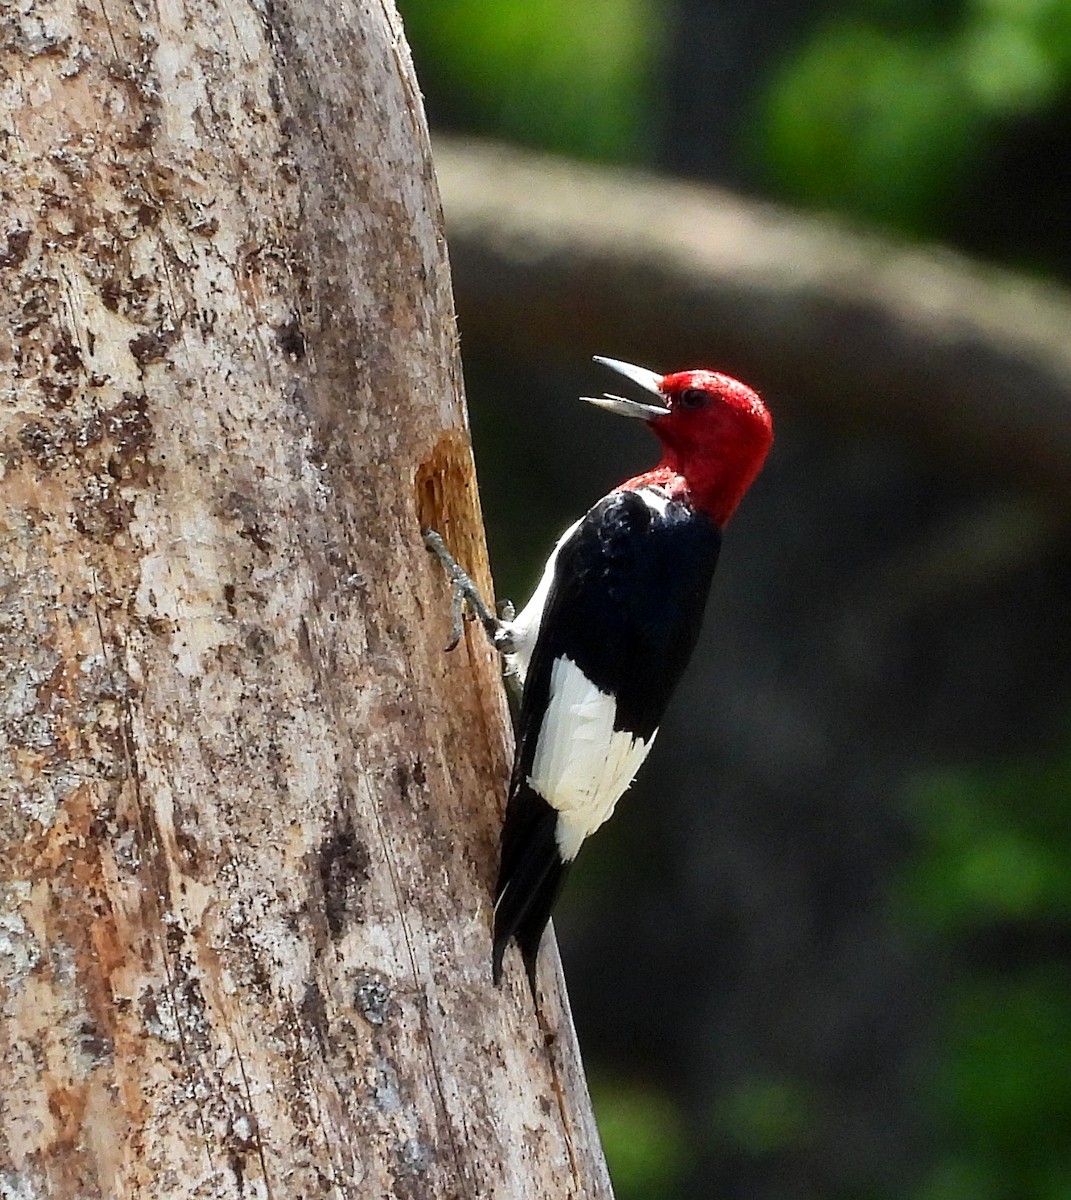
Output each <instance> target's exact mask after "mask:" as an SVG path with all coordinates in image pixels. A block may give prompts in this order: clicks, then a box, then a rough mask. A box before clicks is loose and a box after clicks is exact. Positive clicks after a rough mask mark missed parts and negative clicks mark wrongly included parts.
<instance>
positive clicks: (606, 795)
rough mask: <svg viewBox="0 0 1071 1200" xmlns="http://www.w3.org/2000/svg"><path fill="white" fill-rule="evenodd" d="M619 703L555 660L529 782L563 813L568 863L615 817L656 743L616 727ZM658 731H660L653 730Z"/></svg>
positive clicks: (560, 832) (561, 836)
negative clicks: (603, 824)
mask: <svg viewBox="0 0 1071 1200" xmlns="http://www.w3.org/2000/svg"><path fill="white" fill-rule="evenodd" d="M616 712H617V704H616V702H615V701H614V698H613V696H609V695H607V694H606V692H603V691H600V690H599V689H598V688H597V687H596V686H595V685H594V684H593V683H592V682H591V680H590V679H588V677H587V676H586V675H585V674H584V672H583V671H581V670H580V668H579V667H578V666H577V665H576V663H574V662H572V661H571V660H570V659H568V658H565V657H562V658H557V659H555V660H554V665H553V667H552V668H551V675H550V703H549V704H548V705H547V711H546V713H545V714H544V716H543V725H542V728H541V729H540V730H539V740H538V742H537V743H536V752H535V757H534V759H533V761H532V773H531V775H529V777H528V783H529V785H530V786H531V787H532V789H533V790H534V791H536V792H538V793H539V795H540V796H542V797H543V799H544V800H546V802H547V803H548V804H549V805H550V806H551V808H554V809H557V811H558V813H559V817H558V828H557V831H556V836H557V841H558V850H559V851H560V853H561V856H562V858H563V859H564V861H565V862H570V861H571V860H572V859H574V858H575V857H576V855H577V851H578V850H579V849H580V845H581V843H582V842H583V841H584V839H585V838H586V837H587V836H588V835H589V834H592V833H594V832H595V830H596V829H598V828H599V826H600V825H601V824H602V823H603V822H604V821H606V820H608V819H609V817H610V816H611V815H612V814H613V811H614V806H615V805H616V804H617V802H618V800H619V799H620V798H621V796H622V794H623V793H624V791H625V789H626V788H627V787H628V785H629V784H630V783H631V782H632V780H633V777H634V776H635V774H636V772H637V771H638V770H639V769H640V764H641V763H642V762H643V760H644V759H645V758H646V757H647V752H648V751H649V750H650V749H651V744H652V743H653V742H654V734H651V736H650V738H649V739H648V740H647V741H643V739H642V738H638V737H634V736H633V735H632V734H631V733H629V732H628V730H625V729H614V716H615V714H616ZM655 732H657V730H656V731H655Z"/></svg>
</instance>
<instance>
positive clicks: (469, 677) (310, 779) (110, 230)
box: [0, 0, 609, 1200]
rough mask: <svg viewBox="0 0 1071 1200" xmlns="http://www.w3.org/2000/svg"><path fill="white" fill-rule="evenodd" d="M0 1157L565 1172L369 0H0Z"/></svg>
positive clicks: (445, 436) (474, 531)
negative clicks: (500, 854)
mask: <svg viewBox="0 0 1071 1200" xmlns="http://www.w3.org/2000/svg"><path fill="white" fill-rule="evenodd" d="M2 31H3V45H2V47H0V55H2V60H0V61H2V66H3V74H2V76H0V78H2V88H3V99H2V101H0V104H2V111H0V120H2V123H3V133H4V138H3V142H2V146H0V154H2V159H3V187H4V209H3V218H2V220H3V223H4V224H3V226H2V227H0V273H2V276H3V289H2V293H0V307H2V310H3V321H2V324H0V336H2V345H0V372H2V384H0V386H2V388H3V392H2V410H0V415H2V431H0V437H2V452H3V476H2V479H0V501H2V507H0V529H2V533H0V673H2V677H3V684H2V689H3V690H2V695H0V721H2V724H0V735H2V746H3V749H2V754H0V775H2V786H3V792H2V800H0V1012H2V1018H0V1076H2V1078H3V1081H4V1082H3V1085H2V1095H0V1191H2V1192H3V1194H4V1195H12V1196H19V1197H31V1196H32V1197H42V1196H50V1197H57V1198H70V1200H74V1198H75V1197H78V1198H79V1200H84V1198H91V1197H101V1198H107V1200H116V1198H126V1197H143V1196H145V1197H147V1196H152V1197H153V1198H154V1200H172V1198H174V1197H180V1196H181V1197H186V1196H197V1197H202V1198H208V1197H234V1196H266V1197H272V1198H274V1200H281V1198H284V1197H299V1196H312V1195H331V1196H338V1197H356V1196H361V1197H380V1196H383V1197H388V1196H399V1197H418V1196H419V1197H429V1198H435V1197H447V1196H449V1197H466V1198H467V1197H482V1196H488V1197H489V1196H495V1197H501V1198H503V1200H506V1198H509V1200H514V1198H520V1197H541V1198H542V1197H566V1196H570V1197H574V1196H575V1197H580V1196H585V1197H587V1196H592V1197H594V1196H608V1195H609V1185H608V1183H607V1180H606V1176H605V1168H604V1166H603V1165H602V1162H601V1156H600V1151H599V1147H598V1139H597V1135H596V1133H595V1131H594V1126H593V1123H592V1119H591V1115H590V1111H589V1108H588V1103H587V1098H586V1092H585V1089H584V1085H583V1081H582V1077H581V1075H580V1072H579V1067H578V1060H577V1056H576V1047H575V1043H574V1041H573V1037H572V1031H571V1025H570V1022H569V1018H568V1013H567V1011H566V1010H565V1008H564V999H563V993H562V992H561V990H560V976H559V975H558V973H557V972H556V970H555V966H556V960H554V959H553V956H551V955H548V956H547V961H546V962H545V963H544V979H545V981H546V982H547V985H548V986H547V989H546V990H547V993H548V995H547V1001H546V1012H547V1016H548V1020H549V1023H550V1025H551V1026H552V1027H553V1028H555V1029H556V1030H557V1031H558V1033H559V1037H558V1039H557V1040H556V1042H554V1044H553V1045H552V1046H551V1047H550V1048H548V1047H547V1046H546V1045H545V1044H544V1040H543V1038H542V1037H541V1036H540V1033H539V1029H538V1025H537V1022H536V1020H535V1017H534V1015H533V1010H532V1006H531V1001H530V999H529V998H528V994H527V989H526V986H525V984H524V982H523V974H522V973H521V972H520V971H519V970H517V969H514V970H513V971H512V972H511V974H510V979H509V983H508V986H506V987H505V988H503V989H502V991H500V992H499V991H496V990H494V989H493V988H492V987H491V984H490V972H489V966H488V961H489V952H490V941H489V923H490V899H489V885H490V882H491V878H492V872H493V857H494V844H495V839H496V831H497V826H498V813H499V809H500V805H501V799H502V792H503V788H504V777H505V773H506V770H507V762H508V751H509V747H508V734H507V731H506V723H505V720H504V705H503V702H502V699H501V692H500V687H499V683H498V679H497V670H496V664H495V663H494V661H493V656H492V655H491V654H490V653H489V651H488V649H487V647H486V646H485V644H484V643H483V641H482V640H481V637H482V635H481V636H473V635H469V637H468V639H467V641H466V642H465V643H464V644H463V646H462V647H461V648H460V649H459V650H458V651H457V652H456V653H455V654H454V655H453V656H451V657H446V656H444V654H443V653H442V647H443V645H444V643H445V642H446V640H447V637H448V625H449V621H448V616H449V613H448V596H447V593H446V590H445V586H444V582H443V579H442V577H441V574H440V573H439V572H438V570H437V568H436V566H435V564H434V562H433V561H432V560H431V559H430V558H429V557H428V556H427V555H426V553H425V551H424V550H423V549H422V546H421V542H420V535H419V531H420V527H421V524H422V523H425V522H426V523H431V524H434V525H436V526H437V527H438V528H439V529H441V530H442V531H443V532H444V533H445V534H446V537H447V540H448V542H450V544H451V545H452V546H453V547H454V549H455V550H456V551H457V552H458V553H459V555H460V556H461V558H462V559H463V560H465V561H467V562H468V563H469V565H471V566H473V567H474V568H475V569H476V570H477V571H478V573H482V575H483V576H484V577H486V564H485V560H484V551H483V543H482V533H481V529H480V520H479V509H478V502H477V498H476V487H475V480H474V476H473V471H472V463H471V457H470V451H469V444H468V437H467V431H466V427H465V416H464V409H463V405H462V401H461V398H460V379H459V371H458V364H457V347H456V334H455V327H454V319H453V309H452V304H451V298H450V285H449V275H448V269H447V262H446V255H445V249H444V244H443V235H442V229H441V220H440V212H439V204H438V198H437V192H436V187H435V183H434V179H433V176H432V169H431V165H430V156H429V152H428V144H427V136H426V130H425V125H424V118H423V113H422V109H421V104H420V98H419V94H418V92H417V88H416V84H415V81H414V77H413V73H412V68H411V65H410V61H409V56H408V52H407V50H406V47H405V44H404V41H403V39H402V34H401V30H400V27H399V25H398V21H397V17H396V15H395V13H394V10H393V7H392V5H391V4H390V3H389V0H386V2H384V3H376V4H372V3H360V2H359V0H347V2H345V3H342V2H340V3H335V4H331V5H325V4H323V3H322V0H275V2H274V3H264V4H256V3H240V2H239V0H170V2H168V3H164V2H163V0H157V2H156V3H149V4H144V5H142V4H139V3H137V2H136V0H135V2H134V3H129V4H126V3H124V4H119V3H116V0H103V2H102V3H100V4H99V5H96V4H95V5H92V6H89V5H81V4H78V3H76V2H75V0H29V2H28V3H26V4H21V5H19V6H17V8H16V9H11V10H9V15H8V16H7V17H6V18H5V20H4V22H3V25H2Z"/></svg>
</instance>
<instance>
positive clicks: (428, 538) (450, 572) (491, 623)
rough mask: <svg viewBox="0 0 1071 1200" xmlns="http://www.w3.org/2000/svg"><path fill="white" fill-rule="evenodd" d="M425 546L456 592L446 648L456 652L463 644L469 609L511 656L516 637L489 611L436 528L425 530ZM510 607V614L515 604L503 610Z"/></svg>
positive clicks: (496, 646) (500, 651)
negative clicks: (460, 644) (462, 639)
mask: <svg viewBox="0 0 1071 1200" xmlns="http://www.w3.org/2000/svg"><path fill="white" fill-rule="evenodd" d="M424 545H425V546H426V547H427V549H428V550H429V551H430V552H431V553H432V554H434V555H435V556H436V558H438V560H439V562H440V563H442V566H443V570H444V571H445V572H446V574H447V577H448V578H449V580H450V584H451V587H452V588H453V590H454V596H453V602H452V604H451V609H450V613H451V625H450V635H451V639H450V643H449V645H447V646H446V650H447V651H450V650H454V649H456V648H457V645H458V643H459V642H460V641H461V635H462V634H463V633H464V630H465V616H466V613H465V609H466V607H467V608H468V610H469V614H470V615H471V616H473V617H475V618H476V619H477V620H478V621H479V622H480V624H481V625H482V626H483V628H484V632H485V633H486V634H487V636H488V638H489V639H490V641H491V644H492V645H493V646H494V647H495V649H496V650H498V652H499V653H500V654H509V653H511V652H512V647H513V638H512V635H511V634H510V632H509V630H508V628H507V627H506V626H505V625H504V624H503V623H502V622H501V621H500V620H499V619H498V618H497V617H496V616H495V615H494V614H493V613H492V612H491V610H490V608H488V607H487V604H486V603H485V601H484V598H483V597H482V596H481V595H480V590H479V588H477V586H476V584H475V583H473V581H472V578H471V576H470V575H468V574H467V573H466V572H465V571H464V569H463V568H462V567H461V566H460V565H459V564H458V562H457V559H455V558H454V556H453V555H452V554H451V553H450V551H449V550H447V548H446V543H445V542H444V541H443V539H442V537H441V535H440V534H438V533H436V532H435V530H434V529H425V530H424ZM506 607H508V609H509V611H510V613H511V614H512V612H513V605H512V604H510V602H509V601H508V600H507V601H505V604H504V606H503V608H506Z"/></svg>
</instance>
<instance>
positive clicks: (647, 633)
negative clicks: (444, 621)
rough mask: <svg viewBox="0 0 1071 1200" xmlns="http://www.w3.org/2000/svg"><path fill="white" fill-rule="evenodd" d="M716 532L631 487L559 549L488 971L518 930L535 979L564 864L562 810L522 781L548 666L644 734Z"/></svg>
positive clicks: (506, 833) (684, 651) (686, 642)
mask: <svg viewBox="0 0 1071 1200" xmlns="http://www.w3.org/2000/svg"><path fill="white" fill-rule="evenodd" d="M720 546H721V533H720V530H719V529H718V527H717V526H716V525H715V524H714V522H713V521H712V520H710V518H709V517H707V516H706V515H705V514H703V513H700V512H697V511H696V510H695V509H693V508H691V507H690V506H687V505H684V504H679V503H675V502H667V503H665V505H664V508H663V507H662V505H661V504H660V505H659V506H658V507H653V506H652V505H650V504H648V502H647V501H646V500H645V499H644V498H643V496H641V495H640V494H639V493H637V492H633V491H620V492H612V493H611V494H610V495H609V496H607V497H606V498H605V499H603V500H601V501H600V502H599V503H598V504H596V505H595V507H594V508H593V509H591V511H590V512H589V513H588V514H587V516H585V517H584V519H583V520H582V521H581V522H580V524H579V525H578V526H577V529H576V531H575V532H574V533H573V535H572V536H571V537H570V538H569V540H568V541H567V542H565V543H564V544H563V545H562V547H561V549H560V550H559V552H558V558H557V562H556V564H555V572H554V582H553V584H552V586H551V589H550V593H549V595H548V596H547V602H546V606H545V608H544V611H543V615H542V620H541V622H540V627H539V633H538V635H537V637H536V643H535V648H534V650H533V652H532V657H531V661H530V663H529V666H528V673H527V675H526V678H525V687H524V696H523V698H522V700H521V712H520V718H519V721H518V727H517V751H516V757H515V759H514V766H513V778H512V781H511V783H510V794H509V801H508V803H507V806H506V818H505V823H504V825H503V829H502V859H501V866H500V869H499V876H498V885H497V888H496V892H495V895H496V904H495V932H494V953H493V957H492V967H493V973H494V978H495V982H496V983H497V982H498V980H499V978H500V977H501V973H502V956H503V954H504V953H505V949H506V946H507V945H508V944H509V940H510V938H512V937H515V938H516V939H517V943H518V945H519V946H520V949H521V955H522V957H523V959H524V963H525V967H526V969H527V971H528V977H529V981H530V982H531V984H532V988H533V993H534V990H535V961H536V955H537V953H538V950H539V943H540V939H541V938H542V935H543V930H544V928H545V927H546V924H547V921H548V920H549V919H550V913H551V909H552V908H553V906H554V902H555V900H557V898H558V894H559V892H560V891H561V887H562V884H563V883H564V881H565V874H566V871H567V868H568V865H569V864H568V863H566V862H563V861H562V858H561V855H560V854H559V852H558V845H557V840H556V830H557V822H558V814H557V812H556V811H555V810H554V809H553V808H552V807H551V806H550V805H549V804H548V803H547V801H546V800H544V799H543V797H542V796H540V795H539V794H538V793H536V792H535V791H533V790H532V788H531V787H530V786H529V785H528V777H529V775H530V774H531V770H532V762H533V759H534V757H535V752H536V743H537V740H538V738H539V733H540V728H541V725H542V720H543V714H544V713H545V712H546V709H547V706H548V703H549V698H550V677H551V668H552V666H553V664H554V662H555V661H556V660H557V659H558V658H560V657H562V656H565V657H567V658H569V659H570V660H571V661H572V662H574V663H575V664H576V665H577V666H578V667H579V668H580V669H581V670H582V671H583V672H584V674H585V675H586V676H587V677H588V679H590V680H591V682H592V683H593V684H595V686H596V687H598V688H599V689H600V690H601V691H604V692H606V693H608V694H612V695H613V696H614V697H615V699H616V702H617V712H616V719H615V722H614V725H615V728H617V729H627V730H628V731H629V732H631V733H633V734H634V735H635V736H637V737H640V738H643V739H644V740H647V739H649V738H650V737H651V736H652V735H653V733H654V731H655V730H656V729H657V728H658V725H659V723H660V721H661V720H662V714H663V713H664V711H665V708H666V704H667V703H668V702H669V698H670V696H671V694H672V692H673V689H674V688H675V687H676V685H677V681H678V680H679V679H680V676H681V673H682V672H683V671H684V668H685V666H686V665H687V663H688V659H689V658H690V657H691V653H692V650H693V649H694V647H695V642H696V638H697V637H698V635H699V629H700V625H701V624H702V619H703V610H704V608H705V606H706V600H707V595H708V593H709V591H710V581H711V577H712V576H713V574H714V567H715V565H716V564H717V561H718V551H719V549H720Z"/></svg>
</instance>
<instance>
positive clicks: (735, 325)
mask: <svg viewBox="0 0 1071 1200" xmlns="http://www.w3.org/2000/svg"><path fill="white" fill-rule="evenodd" d="M436 165H437V169H438V173H439V178H440V181H441V185H442V190H443V197H444V204H445V207H446V212H447V221H448V229H449V237H450V245H451V257H452V262H453V272H454V286H455V293H456V296H457V301H458V309H459V312H460V318H461V328H462V335H463V337H464V339H465V345H466V346H467V347H469V348H482V347H496V346H497V347H501V346H503V345H508V346H509V348H510V353H511V356H512V357H514V358H515V359H516V358H521V359H524V358H528V359H535V358H539V357H546V356H548V355H554V356H556V357H566V356H571V357H575V356H586V355H588V354H590V353H592V352H593V351H598V352H601V353H605V354H610V355H615V356H619V357H624V358H628V359H631V360H634V361H638V362H641V363H645V364H650V365H653V366H659V365H662V366H667V367H668V366H681V365H687V364H692V363H708V364H711V365H717V366H718V367H720V368H723V369H726V370H729V371H731V372H734V373H738V374H740V375H742V376H744V377H745V378H746V379H747V380H748V381H749V382H751V383H753V384H754V385H755V386H757V387H758V388H759V389H760V390H761V391H763V392H764V393H766V394H767V395H768V396H770V397H772V398H773V402H774V405H775V408H777V409H778V410H780V411H782V412H786V411H791V410H792V409H796V410H803V409H809V410H811V411H812V412H815V413H822V414H827V415H828V416H829V417H831V418H833V419H834V420H840V421H845V420H857V419H860V418H865V420H866V421H867V422H868V423H874V424H879V425H880V424H881V423H888V424H889V425H890V426H892V427H894V428H895V429H896V430H897V432H898V433H899V434H901V435H902V434H905V433H906V434H908V435H909V436H912V437H914V438H916V439H917V440H918V441H920V442H921V443H922V444H923V445H925V446H926V447H927V448H928V449H929V450H930V452H932V453H937V454H939V455H941V456H942V457H948V458H952V459H955V460H957V461H962V462H965V463H969V464H971V465H973V466H974V467H975V468H976V469H980V470H984V471H990V472H996V473H997V474H999V475H1002V476H1005V477H1007V478H1009V479H1010V480H1012V481H1014V482H1017V483H1020V484H1025V485H1026V486H1027V487H1028V488H1030V489H1031V490H1032V491H1034V492H1036V493H1039V494H1043V495H1048V496H1050V497H1052V498H1054V499H1058V498H1061V497H1064V496H1066V495H1067V493H1068V492H1071V339H1069V336H1068V334H1069V331H1071V296H1069V295H1068V294H1067V293H1066V292H1065V291H1063V290H1061V289H1060V288H1058V287H1056V286H1053V285H1050V284H1046V283H1043V282H1039V281H1036V280H1031V279H1028V278H1025V277H1023V276H1019V275H1015V274H1013V273H1011V272H1008V271H1004V270H998V269H996V268H989V267H985V266H982V265H979V264H978V263H976V262H972V261H970V260H968V259H966V258H964V257H961V256H958V255H956V254H953V253H952V252H950V251H947V250H943V249H939V248H931V247H918V246H909V245H904V244H901V243H895V242H892V241H889V240H886V239H883V238H881V237H879V236H877V235H874V234H867V233H862V232H859V231H857V230H853V229H850V228H848V227H847V226H845V225H843V224H837V223H835V222H834V221H833V220H831V219H825V218H821V217H813V216H802V215H800V214H798V213H794V212H790V211H788V210H786V209H782V208H778V207H776V206H774V205H771V204H766V203H759V202H757V201H753V200H749V199H745V198H743V197H740V196H738V195H734V194H732V193H729V192H726V191H723V190H720V189H718V188H714V187H704V186H698V185H694V184H685V183H679V182H675V181H671V180H668V179H660V178H658V177H656V176H652V175H649V174H643V173H639V172H636V171H626V170H609V169H606V168H600V167H593V166H589V165H584V164H579V163H574V162H567V161H563V160H561V159H555V158H551V157H547V156H543V155H537V154H533V153H529V152H526V151H521V150H517V149H513V148H507V147H503V146H499V145H494V144H487V143H478V142H466V141H459V140H454V139H447V138H443V139H439V140H438V141H437V143H436ZM522 339H523V340H522Z"/></svg>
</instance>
